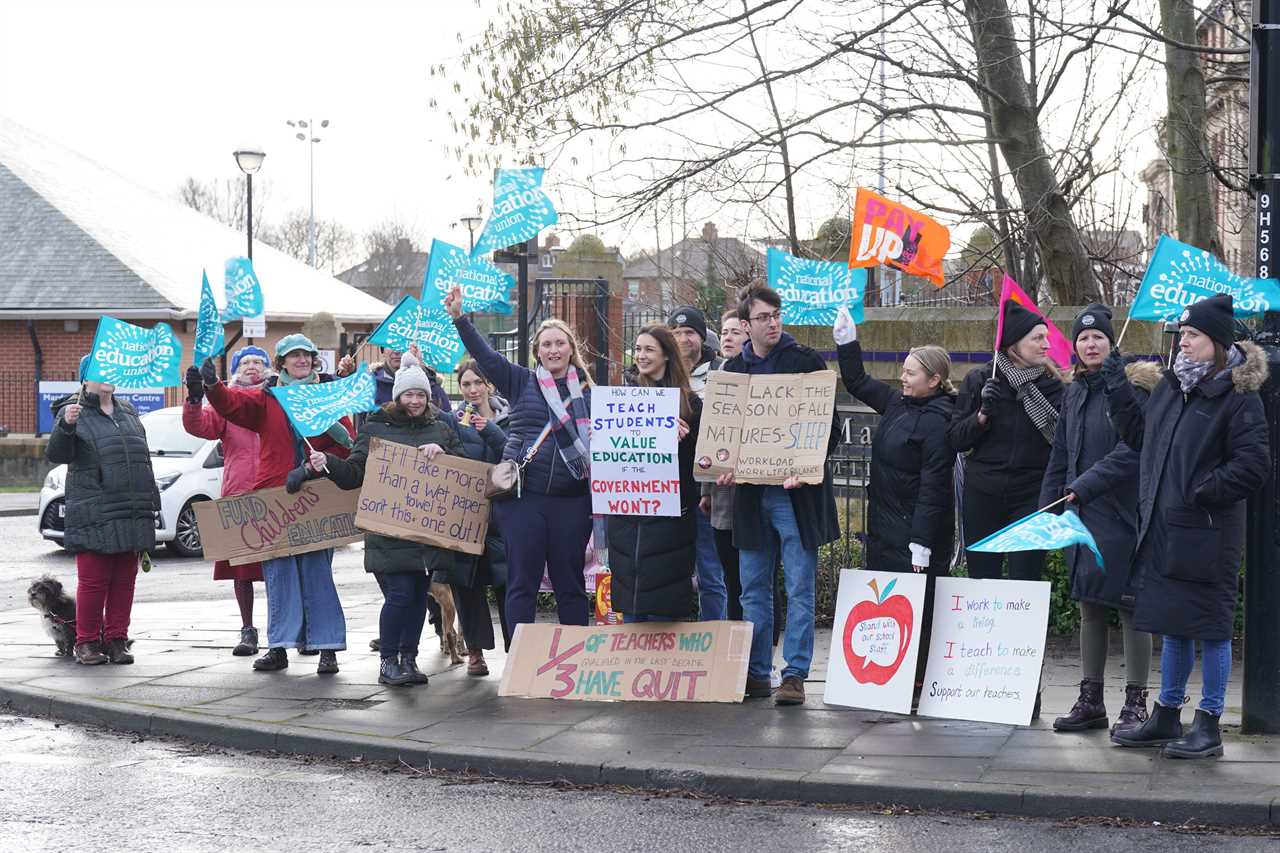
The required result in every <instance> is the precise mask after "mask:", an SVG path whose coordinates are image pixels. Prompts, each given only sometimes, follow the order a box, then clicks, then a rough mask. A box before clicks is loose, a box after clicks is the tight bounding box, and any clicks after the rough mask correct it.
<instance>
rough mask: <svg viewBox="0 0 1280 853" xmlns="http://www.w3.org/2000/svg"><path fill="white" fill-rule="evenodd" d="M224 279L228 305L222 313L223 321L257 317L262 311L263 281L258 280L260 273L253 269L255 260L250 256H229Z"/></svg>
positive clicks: (228, 321)
mask: <svg viewBox="0 0 1280 853" xmlns="http://www.w3.org/2000/svg"><path fill="white" fill-rule="evenodd" d="M222 281H223V287H224V288H225V289H226V294H227V307H226V310H224V311H223V313H222V320H223V322H225V323H230V322H231V321H232V320H239V319H241V318H243V317H257V316H258V315H259V314H261V313H262V307H263V303H262V283H261V282H259V281H258V274H257V273H255V272H254V271H253V261H251V260H249V259H248V258H227V263H226V265H225V267H224V269H223V280H222Z"/></svg>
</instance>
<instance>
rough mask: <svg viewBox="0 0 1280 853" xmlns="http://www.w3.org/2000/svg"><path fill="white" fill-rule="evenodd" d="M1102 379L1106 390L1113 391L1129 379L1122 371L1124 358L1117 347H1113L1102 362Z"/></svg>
mask: <svg viewBox="0 0 1280 853" xmlns="http://www.w3.org/2000/svg"><path fill="white" fill-rule="evenodd" d="M1102 381H1103V383H1105V384H1106V386H1107V390H1108V391H1115V390H1116V389H1117V388H1121V387H1123V386H1124V384H1125V383H1126V382H1128V381H1129V377H1127V376H1125V373H1124V359H1123V357H1121V355H1120V349H1119V347H1113V348H1112V349H1111V353H1110V354H1109V355H1108V356H1107V357H1106V359H1105V360H1104V361H1103V362H1102Z"/></svg>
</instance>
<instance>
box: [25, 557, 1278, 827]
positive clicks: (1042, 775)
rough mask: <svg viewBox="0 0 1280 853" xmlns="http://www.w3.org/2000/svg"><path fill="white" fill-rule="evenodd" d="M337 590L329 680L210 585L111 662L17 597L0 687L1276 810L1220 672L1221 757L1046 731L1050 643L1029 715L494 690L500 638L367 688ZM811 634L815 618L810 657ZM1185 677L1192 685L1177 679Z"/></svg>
mask: <svg viewBox="0 0 1280 853" xmlns="http://www.w3.org/2000/svg"><path fill="white" fill-rule="evenodd" d="M146 582H147V581H143V582H142V583H143V584H145V583H146ZM343 601H344V605H345V607H346V610H347V618H348V626H349V634H348V643H349V644H350V647H351V650H349V651H347V652H344V653H342V654H340V656H339V660H340V663H341V666H342V671H341V672H340V673H339V674H338V675H336V676H333V677H321V676H317V675H316V674H315V665H314V661H315V660H316V659H315V658H298V657H294V658H292V659H291V665H290V667H289V668H288V669H287V670H284V671H282V672H279V673H255V672H253V671H251V669H250V662H249V660H248V659H244V658H235V657H233V656H232V655H231V647H232V645H233V644H234V642H235V641H236V639H237V631H236V630H234V627H235V626H236V625H238V619H237V618H236V614H235V608H234V604H233V602H232V601H231V599H230V596H229V595H227V596H225V597H223V598H218V599H211V600H206V601H200V602H174V601H156V600H150V601H147V600H144V601H140V602H139V603H138V604H137V606H136V607H135V610H134V622H133V636H134V637H135V638H136V645H135V647H134V652H135V654H136V656H137V659H138V662H137V663H136V664H134V665H133V666H128V667H115V666H102V667H92V668H90V667H81V666H78V665H77V664H74V663H71V662H68V661H65V660H61V659H56V658H54V657H53V656H52V647H51V646H50V645H48V643H47V641H46V638H45V637H44V636H43V634H42V633H41V632H40V630H39V627H38V622H37V617H36V615H35V613H34V611H31V610H30V609H26V608H18V609H13V608H11V609H7V610H4V611H0V703H3V702H7V703H9V706H10V708H12V709H13V710H16V711H18V712H20V713H37V714H51V715H53V716H56V717H61V718H65V719H71V720H76V721H83V722H90V723H99V724H105V725H109V726H113V727H116V728H121V729H126V730H132V731H140V732H153V733H164V734H176V735H181V736H185V737H188V738H191V739H194V740H197V741H208V742H210V743H215V744H220V745H224V746H234V747H240V748H248V749H274V750H279V751H281V752H286V753H312V754H320V755H334V756H338V757H352V756H355V755H360V756H363V757H364V758H365V759H366V760H396V759H402V760H403V761H405V762H408V763H410V764H413V765H417V766H431V767H435V768H441V769H456V770H471V771H475V772H478V773H481V774H487V775H494V776H499V777H513V778H523V779H535V780H547V779H567V780H569V781H574V782H580V783H609V784H621V785H630V786H637V787H651V788H681V789H690V790H697V791H701V792H710V793H719V794H726V795H730V796H734V797H740V798H759V799H767V800H800V801H808V802H864V803H865V802H871V803H893V804H900V805H905V806H912V807H925V808H928V807H934V808H947V809H961V810H984V811H991V812H998V813H1007V814H1034V815H1042V816H1080V815H1087V816H1116V817H1129V818H1137V819H1142V820H1158V821H1165V822H1169V821H1178V822H1181V821H1196V822H1205V823H1216V824H1251V825H1259V824H1262V825H1265V824H1272V825H1280V737H1245V736H1242V735H1240V734H1239V733H1238V731H1237V728H1238V723H1239V710H1240V709H1239V702H1240V698H1239V697H1240V694H1239V684H1238V681H1233V682H1232V685H1231V689H1230V691H1229V695H1228V709H1227V713H1226V720H1225V722H1226V725H1227V731H1228V740H1227V755H1226V758H1225V759H1223V760H1209V761H1196V762H1177V761H1168V760H1165V759H1163V758H1161V757H1160V756H1158V755H1157V754H1154V753H1152V752H1148V751H1133V750H1123V749H1119V748H1116V747H1113V746H1111V745H1110V743H1109V742H1108V741H1107V739H1106V732H1105V731H1100V732H1092V733H1088V734H1084V735H1058V734H1055V733H1054V732H1053V731H1052V730H1051V729H1050V727H1049V722H1050V720H1051V718H1052V716H1053V715H1054V714H1055V713H1060V712H1063V711H1065V710H1066V709H1067V708H1068V707H1069V706H1070V704H1071V701H1072V700H1073V698H1074V694H1075V690H1076V685H1077V683H1078V680H1079V669H1078V664H1077V663H1076V662H1075V660H1074V659H1073V657H1070V656H1069V657H1067V658H1063V659H1057V660H1051V662H1050V663H1049V665H1048V669H1047V678H1046V683H1047V688H1046V696H1045V702H1044V705H1045V709H1046V712H1045V719H1043V720H1041V721H1039V722H1037V723H1036V724H1035V725H1033V726H1031V727H1029V728H1023V727H1015V726H1004V725H989V724H981V723H969V722H960V721H952V720H936V719H924V718H915V717H903V716H899V715H895V714H882V713H872V712H865V711H856V710H852V709H847V708H837V707H832V706H826V705H824V704H823V703H822V702H821V699H820V697H821V694H822V687H823V684H822V680H823V678H824V674H823V670H822V669H821V667H819V668H818V669H816V670H815V671H814V672H813V673H812V675H811V677H810V682H809V684H808V685H807V689H808V692H809V701H808V703H807V704H806V705H805V706H803V707H802V708H794V709H780V708H775V707H774V706H773V705H772V703H770V702H765V701H760V700H756V701H751V702H747V703H743V704H740V705H725V704H706V705H692V704H679V703H670V704H666V703H664V704H649V703H594V702H568V701H554V700H523V699H509V698H499V697H498V696H497V686H498V674H499V673H500V672H501V668H502V664H503V656H502V654H501V652H495V653H492V654H491V655H490V667H491V669H492V670H493V672H494V675H493V676H491V677H489V678H483V679H478V678H469V677H467V675H466V674H465V671H464V670H463V669H462V668H449V667H448V665H447V660H446V659H445V658H443V657H441V656H440V655H439V654H438V653H437V652H436V649H435V641H434V639H431V640H430V641H429V642H428V643H427V646H426V648H425V649H424V654H423V656H422V659H421V660H420V663H421V664H423V665H424V668H427V669H428V671H429V672H430V673H431V684H430V686H429V687H427V688H412V689H406V688H394V689H388V688H384V687H382V686H380V685H378V683H377V656H376V655H375V654H373V653H371V652H369V651H368V650H367V649H368V646H367V643H368V640H369V639H370V638H371V637H373V636H374V634H375V632H376V625H377V613H378V608H379V606H380V597H379V595H378V593H377V588H376V587H375V586H374V585H373V583H372V582H371V581H368V580H367V579H366V580H365V583H364V584H363V585H356V584H353V585H352V586H349V587H346V588H345V589H344V592H343ZM828 642H829V634H828V633H827V632H819V637H818V647H819V648H818V653H817V655H816V657H817V659H818V661H820V662H824V661H825V658H826V650H827V646H828ZM1117 642H1118V638H1117ZM1121 668H1122V661H1121V660H1120V659H1118V658H1117V659H1113V660H1112V662H1111V664H1110V672H1111V683H1110V684H1109V685H1108V692H1107V698H1108V699H1109V700H1112V701H1114V702H1115V704H1116V706H1118V704H1119V697H1120V695H1121V694H1122V691H1121V688H1120V684H1121V682H1122V677H1123V676H1122V671H1121ZM1198 689H1199V687H1198V684H1193V685H1192V695H1198ZM1112 710H1113V712H1114V711H1115V710H1116V708H1114V707H1113V708H1112ZM1184 716H1185V717H1187V718H1189V716H1190V715H1189V714H1186V715H1184Z"/></svg>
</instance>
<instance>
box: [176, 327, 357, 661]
mask: <svg viewBox="0 0 1280 853" xmlns="http://www.w3.org/2000/svg"><path fill="white" fill-rule="evenodd" d="M319 355H320V351H319V350H318V349H316V346H315V344H313V343H311V341H310V339H308V338H307V337H306V336H305V335H301V334H293V335H287V336H286V337H284V338H282V339H281V340H280V342H279V343H278V344H276V363H275V367H276V370H277V371H278V372H279V375H278V376H275V377H272V378H271V379H270V380H268V381H267V382H266V383H265V384H264V385H263V386H262V387H259V388H231V387H228V386H227V385H226V384H224V383H222V382H219V381H218V373H217V371H216V370H215V369H214V366H213V360H212V359H205V362H204V364H203V365H201V366H200V376H201V378H202V379H203V381H204V390H205V397H206V398H207V399H208V400H209V405H211V406H212V407H213V409H214V411H216V412H217V413H218V414H219V415H221V416H222V417H224V418H226V419H227V421H228V422H229V423H232V424H235V425H237V426H242V427H244V428H246V429H249V430H252V431H254V432H256V433H257V434H258V475H257V478H256V481H255V482H254V484H253V488H254V489H255V490H256V489H268V488H275V487H279V486H285V487H286V488H288V489H289V490H291V491H297V490H298V489H299V488H301V487H302V484H303V482H304V481H305V480H307V479H310V478H312V477H314V476H317V475H316V474H315V473H314V472H312V471H311V470H310V469H308V468H306V467H305V466H304V464H303V463H304V461H305V460H306V459H307V456H308V445H309V446H310V448H312V449H314V450H320V451H325V450H327V451H330V452H332V453H333V454H334V455H335V456H338V457H340V458H345V457H346V455H347V453H348V452H349V451H350V448H351V446H352V444H353V443H354V442H353V436H354V431H353V430H352V428H351V419H350V418H348V417H344V418H342V419H341V420H340V421H338V422H337V423H335V424H334V425H333V426H332V427H330V428H329V430H328V432H326V433H325V434H324V435H320V436H316V437H315V438H311V439H305V438H302V437H300V436H299V435H298V434H297V433H296V432H295V431H294V429H293V427H292V425H291V424H290V423H289V417H288V415H286V414H285V411H284V409H283V408H281V406H280V403H279V401H278V400H276V398H275V397H274V396H273V395H272V394H270V393H269V389H270V388H271V387H272V386H274V385H276V384H279V385H284V386H287V385H311V384H315V383H318V382H324V381H326V380H327V379H328V378H329V377H327V376H322V375H321V374H320V373H319V372H318V370H317V364H318V363H319V361H318V360H319ZM262 574H263V577H264V578H265V579H266V584H267V645H268V647H269V648H268V649H267V653H266V654H264V655H263V656H262V657H260V658H258V659H257V660H255V661H254V662H253V668H254V669H256V670H263V671H272V670H278V669H284V668H285V667H287V666H288V665H289V658H288V656H287V655H286V653H285V649H287V648H294V649H299V650H300V651H306V650H311V651H317V650H318V651H319V652H320V662H319V664H318V666H317V667H316V672H318V673H320V674H322V675H325V674H332V673H336V672H337V671H338V657H337V654H336V652H338V651H340V650H341V649H345V648H346V647H347V620H346V616H345V615H344V614H343V612H342V603H341V602H340V601H339V600H338V590H337V588H336V587H335V586H334V585H333V549H332V548H324V549H321V550H319V551H308V552H306V553H303V554H293V555H290V556H286V557H277V558H275V559H272V560H267V561H265V562H264V563H263V565H262Z"/></svg>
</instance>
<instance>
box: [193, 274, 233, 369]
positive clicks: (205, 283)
mask: <svg viewBox="0 0 1280 853" xmlns="http://www.w3.org/2000/svg"><path fill="white" fill-rule="evenodd" d="M200 279H201V281H200V311H199V313H197V314H196V336H195V340H194V341H193V342H192V345H191V355H192V357H193V358H194V360H195V364H196V365H197V366H199V365H201V364H204V360H205V359H206V358H213V357H214V356H216V355H219V354H221V353H222V348H223V347H224V346H226V343H227V337H226V333H225V332H224V331H223V328H222V318H221V317H220V316H218V303H216V302H214V301H213V288H211V287H209V274H208V273H207V272H206V273H201V276H200Z"/></svg>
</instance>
